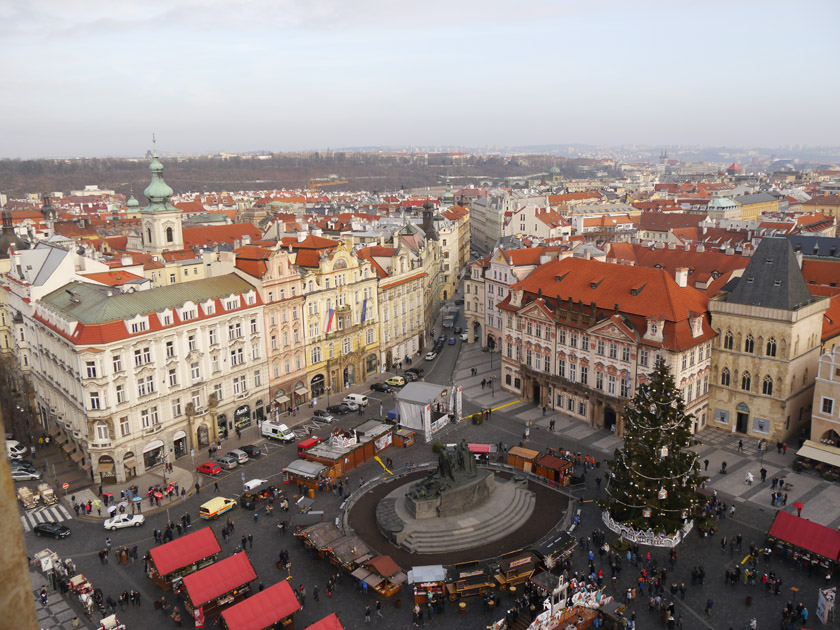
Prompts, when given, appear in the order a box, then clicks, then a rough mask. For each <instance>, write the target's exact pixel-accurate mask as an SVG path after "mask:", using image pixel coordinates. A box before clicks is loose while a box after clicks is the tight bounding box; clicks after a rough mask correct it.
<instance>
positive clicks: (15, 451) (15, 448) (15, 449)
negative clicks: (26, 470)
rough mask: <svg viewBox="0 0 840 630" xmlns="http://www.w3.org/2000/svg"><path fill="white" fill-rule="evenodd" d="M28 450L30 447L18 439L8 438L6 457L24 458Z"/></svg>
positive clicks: (12, 458) (13, 458)
mask: <svg viewBox="0 0 840 630" xmlns="http://www.w3.org/2000/svg"><path fill="white" fill-rule="evenodd" d="M28 452H29V449H27V448H26V447H25V446H24V445H23V444H21V443H20V442H18V441H17V440H6V457H8V458H9V459H11V460H17V459H23V458H24V456H25V455H26V454H27V453H28Z"/></svg>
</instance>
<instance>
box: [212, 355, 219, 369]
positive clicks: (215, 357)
mask: <svg viewBox="0 0 840 630" xmlns="http://www.w3.org/2000/svg"><path fill="white" fill-rule="evenodd" d="M210 361H211V363H212V365H213V372H214V373H215V372H218V371H219V370H220V368H219V355H218V354H214V355H213V356H212V357H210Z"/></svg>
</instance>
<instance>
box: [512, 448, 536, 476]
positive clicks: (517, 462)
mask: <svg viewBox="0 0 840 630" xmlns="http://www.w3.org/2000/svg"><path fill="white" fill-rule="evenodd" d="M539 457H540V452H539V451H535V450H533V449H530V448H525V447H523V446H514V447H513V448H511V449H510V450H509V451H508V452H507V465H508V466H513V467H514V468H521V469H522V470H524V471H525V472H533V470H534V466H536V464H537V460H538V459H539Z"/></svg>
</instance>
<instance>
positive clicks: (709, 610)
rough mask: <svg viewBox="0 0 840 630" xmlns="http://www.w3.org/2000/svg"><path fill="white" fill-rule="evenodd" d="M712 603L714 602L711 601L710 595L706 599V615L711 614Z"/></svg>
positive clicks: (709, 615)
mask: <svg viewBox="0 0 840 630" xmlns="http://www.w3.org/2000/svg"><path fill="white" fill-rule="evenodd" d="M714 605H715V603H714V602H713V601H712V598H711V597H710V598H709V599H707V600H706V616H707V617H711V616H712V606H714Z"/></svg>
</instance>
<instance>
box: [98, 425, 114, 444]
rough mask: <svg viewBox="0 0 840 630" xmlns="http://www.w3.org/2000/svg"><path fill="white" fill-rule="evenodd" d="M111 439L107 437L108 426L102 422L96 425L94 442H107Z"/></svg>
mask: <svg viewBox="0 0 840 630" xmlns="http://www.w3.org/2000/svg"><path fill="white" fill-rule="evenodd" d="M110 439H111V437H110V436H109V435H108V425H107V424H105V423H104V422H97V423H96V440H97V441H98V442H107V441H108V440H110Z"/></svg>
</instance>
